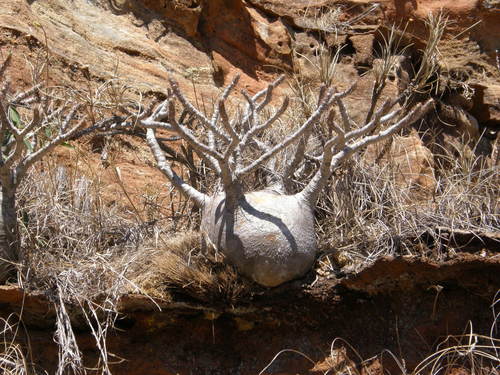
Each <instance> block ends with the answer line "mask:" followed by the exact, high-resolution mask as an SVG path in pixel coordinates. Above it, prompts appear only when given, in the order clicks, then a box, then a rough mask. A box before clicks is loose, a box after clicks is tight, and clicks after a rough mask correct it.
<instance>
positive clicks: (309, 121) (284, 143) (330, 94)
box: [235, 89, 341, 179]
mask: <svg viewBox="0 0 500 375" xmlns="http://www.w3.org/2000/svg"><path fill="white" fill-rule="evenodd" d="M337 95H341V94H337ZM333 97H334V94H333V89H330V90H328V92H327V93H326V94H325V99H324V100H323V102H322V103H321V104H320V105H319V106H318V108H316V110H315V111H314V112H313V114H312V115H311V116H310V117H309V118H308V119H307V120H306V121H305V122H304V124H303V125H302V126H301V127H300V128H299V129H297V130H296V131H295V133H293V134H292V135H290V136H289V137H287V138H286V139H285V140H283V141H282V142H281V143H279V144H277V145H276V146H274V147H273V148H271V149H270V150H269V151H267V152H266V153H264V154H263V155H262V156H260V157H259V158H257V159H256V160H255V161H254V162H253V163H251V164H250V165H248V166H247V167H244V168H242V169H238V170H237V171H236V173H235V175H236V179H239V178H240V177H241V176H243V175H244V174H247V173H250V172H251V171H253V170H254V169H256V168H257V167H258V166H259V165H260V164H262V163H265V162H266V161H267V160H269V159H270V158H271V157H273V156H274V155H276V154H277V153H278V152H279V151H281V150H283V149H284V148H285V147H287V146H288V145H290V144H291V143H292V142H294V141H295V140H297V139H298V138H299V137H300V136H302V134H304V132H305V131H306V130H307V128H308V127H310V126H312V125H313V124H314V123H315V122H316V121H318V120H319V118H320V117H321V115H322V114H323V112H324V111H325V110H326V109H327V108H328V107H329V106H330V105H331V103H332V100H333Z"/></svg>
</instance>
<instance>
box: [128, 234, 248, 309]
mask: <svg viewBox="0 0 500 375" xmlns="http://www.w3.org/2000/svg"><path fill="white" fill-rule="evenodd" d="M200 237H201V236H200V233H199V232H184V233H179V234H177V235H175V236H174V237H173V238H170V239H168V240H163V241H161V242H160V243H159V245H157V246H156V247H154V248H153V249H152V250H150V251H151V253H150V254H152V256H151V263H150V265H149V266H148V270H147V271H146V272H144V273H143V274H142V275H139V276H138V277H136V278H134V282H135V283H136V284H137V285H140V286H141V288H142V289H143V290H145V291H147V292H148V293H149V294H150V295H155V296H162V297H165V296H168V295H171V294H181V295H184V296H189V297H192V298H194V299H195V300H198V301H202V302H207V303H212V304H221V303H222V304H234V303H236V302H238V301H240V300H241V299H242V298H244V297H245V296H246V295H247V294H248V293H249V292H250V290H251V287H252V285H251V283H250V282H249V281H247V280H243V279H242V278H241V277H240V276H239V275H238V274H237V272H236V270H235V269H234V267H232V266H230V265H228V264H226V263H225V262H224V259H223V255H222V254H220V253H219V252H217V251H216V250H214V249H206V250H202V248H201V245H200V243H201V238H200Z"/></svg>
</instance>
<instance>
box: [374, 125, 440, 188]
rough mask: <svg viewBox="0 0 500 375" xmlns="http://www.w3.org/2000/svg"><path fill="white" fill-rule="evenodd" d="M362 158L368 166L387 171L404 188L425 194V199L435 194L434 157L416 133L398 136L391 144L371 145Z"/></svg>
mask: <svg viewBox="0 0 500 375" xmlns="http://www.w3.org/2000/svg"><path fill="white" fill-rule="evenodd" d="M365 158H366V161H367V162H368V163H374V162H375V163H379V164H380V165H384V166H387V167H388V168H390V170H391V171H392V174H393V177H394V179H395V181H396V182H397V183H398V184H399V185H400V186H402V187H404V188H410V189H412V190H414V191H416V192H420V193H424V196H425V195H428V194H432V193H433V192H434V189H435V187H436V179H435V178H434V157H433V154H432V152H431V151H430V150H429V149H428V148H427V147H425V146H424V144H423V142H422V140H421V139H420V137H419V136H418V135H417V134H412V135H409V136H406V137H399V136H398V137H395V138H394V140H393V141H392V142H390V143H385V144H384V143H383V144H375V145H370V146H369V147H368V149H367V151H366V153H365ZM411 198H416V197H415V196H412V197H411Z"/></svg>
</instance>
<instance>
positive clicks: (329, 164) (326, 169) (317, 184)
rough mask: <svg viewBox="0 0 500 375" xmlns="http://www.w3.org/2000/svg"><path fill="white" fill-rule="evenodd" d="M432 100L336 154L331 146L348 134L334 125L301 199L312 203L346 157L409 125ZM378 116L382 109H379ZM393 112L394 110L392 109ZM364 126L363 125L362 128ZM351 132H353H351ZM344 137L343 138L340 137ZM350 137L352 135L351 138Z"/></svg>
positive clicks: (343, 141)
mask: <svg viewBox="0 0 500 375" xmlns="http://www.w3.org/2000/svg"><path fill="white" fill-rule="evenodd" d="M433 103H434V102H433V100H429V101H427V102H426V103H425V104H423V105H422V104H418V105H417V106H415V107H414V108H413V109H412V110H411V111H410V112H408V114H407V115H406V116H404V117H403V118H402V119H400V120H399V121H397V122H396V123H395V124H393V125H391V126H389V127H388V128H387V129H385V130H383V131H380V132H379V133H378V134H375V135H372V136H367V137H364V138H362V139H360V140H359V141H357V142H355V143H353V144H350V145H344V147H343V148H342V149H341V150H340V151H338V152H337V153H336V154H334V153H333V146H334V145H336V144H342V143H344V144H345V142H346V141H348V135H349V134H350V133H348V134H346V135H344V134H343V132H342V130H341V129H340V128H339V127H336V128H335V130H336V131H337V133H338V134H339V135H338V136H337V137H335V138H334V139H332V140H330V141H328V142H327V144H326V145H325V148H324V153H323V160H322V163H321V166H320V168H319V169H318V171H317V172H316V174H315V175H314V177H313V178H312V179H311V181H309V183H308V184H307V185H306V186H305V187H304V189H303V190H302V191H301V192H300V194H301V195H302V197H303V199H305V200H306V201H307V202H309V203H310V204H314V202H316V200H317V198H318V196H319V193H320V192H321V190H322V189H323V187H324V186H325V184H326V183H327V181H328V179H329V178H330V176H331V174H332V173H333V171H334V170H335V168H337V167H338V166H339V165H340V164H341V163H342V162H343V161H344V160H346V159H347V158H348V157H350V156H351V155H352V154H353V153H354V152H356V151H358V150H360V149H361V148H363V147H365V146H368V145H369V144H372V143H376V142H380V141H382V140H384V139H386V138H388V137H390V136H391V135H393V134H394V133H395V132H396V131H398V130H399V129H401V128H402V127H403V126H409V125H411V124H412V123H413V122H415V121H416V120H417V119H419V118H421V117H422V116H423V115H425V113H427V111H429V110H430V108H431V107H432V105H433ZM379 112H380V113H379V116H380V114H381V113H383V111H381V110H380V111H379ZM394 112H395V111H394ZM390 115H391V116H392V117H393V116H394V115H393V113H391V114H389V115H387V116H390ZM375 120H376V119H374V120H372V121H371V122H370V123H372V122H373V121H375ZM364 128H366V126H365V127H363V128H362V129H364ZM351 133H353V132H351ZM358 134H366V129H365V130H364V131H363V132H360V133H358ZM342 138H344V139H342ZM349 139H352V136H351V138H349Z"/></svg>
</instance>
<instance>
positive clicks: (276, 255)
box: [201, 190, 317, 287]
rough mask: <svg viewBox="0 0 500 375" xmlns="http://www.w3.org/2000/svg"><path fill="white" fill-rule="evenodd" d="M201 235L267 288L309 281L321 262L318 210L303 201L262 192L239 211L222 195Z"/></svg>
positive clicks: (246, 198) (214, 200)
mask: <svg viewBox="0 0 500 375" xmlns="http://www.w3.org/2000/svg"><path fill="white" fill-rule="evenodd" d="M230 206H233V207H230ZM201 230H202V232H203V234H204V238H205V241H206V242H209V243H211V244H213V245H214V246H215V247H216V248H217V249H219V250H220V251H221V252H222V253H223V254H224V255H225V256H226V259H227V260H228V261H229V262H230V263H232V264H234V265H235V266H236V267H237V268H238V270H239V271H240V272H241V273H242V274H244V275H246V276H247V277H250V278H252V279H253V280H254V281H256V282H257V283H259V284H261V285H264V286H267V287H274V286H277V285H279V284H282V283H284V282H286V281H289V280H292V279H295V278H298V277H300V276H303V275H304V274H305V273H306V272H308V271H309V270H310V269H311V267H312V265H313V263H314V261H315V258H316V250H317V245H316V236H315V232H314V212H313V208H312V207H311V206H310V205H309V204H308V203H306V202H305V201H304V200H302V199H301V196H300V195H282V194H279V193H276V192H274V191H269V190H264V191H256V192H251V193H246V194H244V195H242V196H241V197H240V198H239V200H237V203H236V204H234V205H232V204H229V205H228V204H226V195H225V194H219V195H216V196H214V197H211V198H209V199H208V200H207V201H206V202H205V205H204V208H203V214H202V223H201Z"/></svg>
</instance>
